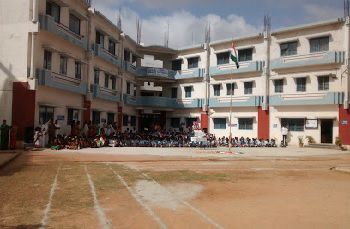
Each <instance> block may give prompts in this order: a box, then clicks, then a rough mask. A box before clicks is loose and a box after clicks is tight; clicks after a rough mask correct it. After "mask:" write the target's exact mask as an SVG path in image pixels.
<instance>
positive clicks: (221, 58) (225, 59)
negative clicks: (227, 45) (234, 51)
mask: <svg viewBox="0 0 350 229" xmlns="http://www.w3.org/2000/svg"><path fill="white" fill-rule="evenodd" d="M216 58H217V63H218V65H222V64H228V63H230V53H229V52H224V53H218V54H216Z"/></svg>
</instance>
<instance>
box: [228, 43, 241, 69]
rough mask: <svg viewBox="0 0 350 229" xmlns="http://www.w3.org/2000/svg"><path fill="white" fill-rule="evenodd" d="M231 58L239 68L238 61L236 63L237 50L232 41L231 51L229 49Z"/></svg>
mask: <svg viewBox="0 0 350 229" xmlns="http://www.w3.org/2000/svg"><path fill="white" fill-rule="evenodd" d="M230 56H231V60H232V61H233V62H235V64H236V67H237V69H238V68H239V63H238V56H237V51H236V48H235V46H234V44H233V42H232V51H231V55H230Z"/></svg>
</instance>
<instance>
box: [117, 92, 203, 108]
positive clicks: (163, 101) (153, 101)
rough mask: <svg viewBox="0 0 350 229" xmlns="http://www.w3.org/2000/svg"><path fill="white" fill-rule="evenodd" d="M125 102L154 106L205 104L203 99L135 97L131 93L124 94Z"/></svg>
mask: <svg viewBox="0 0 350 229" xmlns="http://www.w3.org/2000/svg"><path fill="white" fill-rule="evenodd" d="M124 103H125V104H127V105H132V106H139V107H152V108H173V109H175V108H201V107H202V106H203V99H186V100H178V99H173V98H167V97H156V96H143V97H135V96H130V95H124Z"/></svg>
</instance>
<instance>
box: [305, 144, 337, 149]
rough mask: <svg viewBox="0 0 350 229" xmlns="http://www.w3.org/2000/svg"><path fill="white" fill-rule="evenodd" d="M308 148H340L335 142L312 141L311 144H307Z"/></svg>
mask: <svg viewBox="0 0 350 229" xmlns="http://www.w3.org/2000/svg"><path fill="white" fill-rule="evenodd" d="M304 147H306V148H318V149H338V146H336V145H334V144H323V143H321V144H317V143H311V144H309V145H305V146H304Z"/></svg>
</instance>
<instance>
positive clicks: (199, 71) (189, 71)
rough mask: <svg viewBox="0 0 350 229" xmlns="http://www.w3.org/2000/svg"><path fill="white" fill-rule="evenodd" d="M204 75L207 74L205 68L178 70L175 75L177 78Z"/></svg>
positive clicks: (193, 77) (200, 76)
mask: <svg viewBox="0 0 350 229" xmlns="http://www.w3.org/2000/svg"><path fill="white" fill-rule="evenodd" d="M204 76H205V69H204V68H194V69H187V70H181V71H177V72H176V74H175V76H174V77H175V79H176V80H182V79H195V78H203V77H204Z"/></svg>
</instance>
